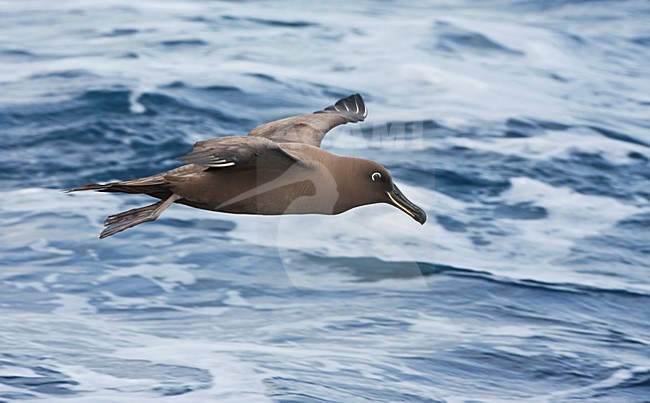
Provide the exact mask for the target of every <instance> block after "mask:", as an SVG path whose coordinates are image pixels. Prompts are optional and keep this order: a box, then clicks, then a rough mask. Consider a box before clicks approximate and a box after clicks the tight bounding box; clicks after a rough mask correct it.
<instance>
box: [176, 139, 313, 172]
mask: <svg viewBox="0 0 650 403" xmlns="http://www.w3.org/2000/svg"><path fill="white" fill-rule="evenodd" d="M179 161H182V162H185V163H187V164H194V165H200V166H204V167H208V168H215V169H217V168H218V169H224V168H229V169H251V168H264V169H282V170H285V169H288V168H289V167H290V166H291V165H293V164H294V163H297V162H299V161H300V160H299V159H298V158H296V157H294V156H293V155H291V154H289V153H287V152H286V151H284V150H282V149H281V148H280V147H279V146H278V145H277V144H276V143H275V142H273V141H272V140H269V139H266V138H263V137H219V138H215V139H210V140H205V141H199V142H197V143H195V144H194V149H193V150H192V152H190V153H189V154H187V155H184V156H182V157H180V158H179Z"/></svg>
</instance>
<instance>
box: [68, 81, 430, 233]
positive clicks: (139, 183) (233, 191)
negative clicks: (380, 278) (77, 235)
mask: <svg viewBox="0 0 650 403" xmlns="http://www.w3.org/2000/svg"><path fill="white" fill-rule="evenodd" d="M366 114H367V110H366V107H365V104H364V102H363V99H362V98H361V96H360V95H358V94H355V95H352V96H350V97H347V98H344V99H341V100H339V101H338V102H337V103H336V104H334V105H332V106H330V107H328V108H325V109H324V110H323V111H319V112H316V113H314V114H310V115H300V116H295V117H290V118H285V119H281V120H278V121H274V122H270V123H267V124H265V125H261V126H258V127H257V128H255V129H253V130H252V131H251V132H250V133H249V134H248V136H232V137H219V138H214V139H210V140H205V141H199V142H197V143H196V144H195V145H194V148H193V150H192V152H190V153H189V154H187V155H185V156H183V157H181V158H179V160H180V161H183V162H185V163H187V164H186V165H183V166H181V167H178V168H176V169H173V170H171V171H168V172H164V173H161V174H157V175H153V176H150V177H145V178H138V179H132V180H126V181H120V182H113V183H107V184H90V185H86V186H84V187H83V188H79V189H73V190H72V191H79V190H97V191H100V192H121V193H138V194H147V195H150V196H152V197H155V198H158V199H160V200H161V201H160V202H158V203H155V204H152V205H150V206H145V207H141V208H137V209H133V210H129V211H127V212H124V213H120V214H116V215H114V216H110V217H108V218H107V219H106V222H105V223H104V224H105V226H106V228H105V229H104V231H103V232H102V234H101V235H100V238H105V237H107V236H110V235H113V234H115V233H117V232H120V231H123V230H125V229H127V228H130V227H133V226H135V225H137V224H140V223H143V222H146V221H152V220H155V219H156V218H157V217H158V216H160V214H161V213H162V212H163V211H164V210H165V209H166V208H168V207H169V206H170V205H172V204H173V203H179V204H185V205H188V206H191V207H195V208H199V209H203V210H210V211H217V212H223V213H235V214H257V215H281V214H339V213H342V212H344V211H347V210H349V209H351V208H354V207H358V206H362V205H366V204H373V203H381V202H385V203H389V204H393V205H395V206H396V207H398V208H400V209H402V210H404V211H405V212H406V213H408V214H409V215H411V216H412V217H413V218H414V219H416V220H417V221H419V222H420V223H424V221H425V220H426V214H424V211H422V210H421V209H420V208H418V207H417V206H415V205H414V204H413V203H411V202H410V201H409V200H408V199H406V198H405V197H404V196H403V195H402V194H401V192H400V191H399V189H397V187H396V186H395V185H394V183H393V182H392V179H391V177H390V174H389V173H388V171H387V170H386V169H385V168H384V167H382V166H381V165H379V164H377V163H375V162H373V161H368V160H364V159H359V158H350V157H342V156H337V155H334V154H331V153H329V152H327V151H325V150H322V149H320V148H319V147H320V143H321V140H322V138H323V136H324V135H325V133H327V131H329V130H330V129H331V128H333V127H335V126H338V125H340V124H344V123H347V122H358V121H362V120H364V119H365V117H366Z"/></svg>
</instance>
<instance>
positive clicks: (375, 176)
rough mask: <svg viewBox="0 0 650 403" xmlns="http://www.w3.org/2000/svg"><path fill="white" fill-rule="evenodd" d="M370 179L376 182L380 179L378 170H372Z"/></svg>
mask: <svg viewBox="0 0 650 403" xmlns="http://www.w3.org/2000/svg"><path fill="white" fill-rule="evenodd" d="M370 179H372V181H373V182H377V181H378V180H379V179H381V174H380V173H379V172H373V173H372V175H370Z"/></svg>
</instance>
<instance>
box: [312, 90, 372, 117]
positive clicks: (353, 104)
mask: <svg viewBox="0 0 650 403" xmlns="http://www.w3.org/2000/svg"><path fill="white" fill-rule="evenodd" d="M315 113H341V114H345V115H346V116H348V117H350V118H351V121H352V122H362V121H364V120H365V119H366V117H367V116H368V108H367V107H366V103H365V102H364V101H363V97H362V96H361V94H359V93H358V92H356V93H354V94H352V95H349V96H347V97H345V98H341V99H339V100H338V101H336V102H335V103H334V104H333V105H330V106H328V107H327V108H325V109H323V110H322V111H318V112H315Z"/></svg>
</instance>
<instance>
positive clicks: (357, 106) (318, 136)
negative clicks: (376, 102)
mask: <svg viewBox="0 0 650 403" xmlns="http://www.w3.org/2000/svg"><path fill="white" fill-rule="evenodd" d="M366 116H368V109H366V104H365V103H364V102H363V98H361V95H359V94H354V95H350V96H349V97H347V98H342V99H339V100H338V101H336V103H335V104H334V105H330V106H328V107H327V108H325V109H323V110H322V111H317V112H314V113H312V114H307V115H298V116H292V117H289V118H285V119H280V120H276V121H273V122H269V123H265V124H263V125H261V126H257V127H256V128H254V129H253V130H251V132H250V133H248V136H249V137H264V138H267V139H271V140H273V141H275V142H276V143H305V144H309V145H312V146H315V147H320V143H321V141H322V140H323V137H325V134H326V133H327V132H328V131H330V130H332V129H333V128H335V127H336V126H339V125H343V124H346V123H356V122H362V121H363V120H364V119H365V118H366Z"/></svg>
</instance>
